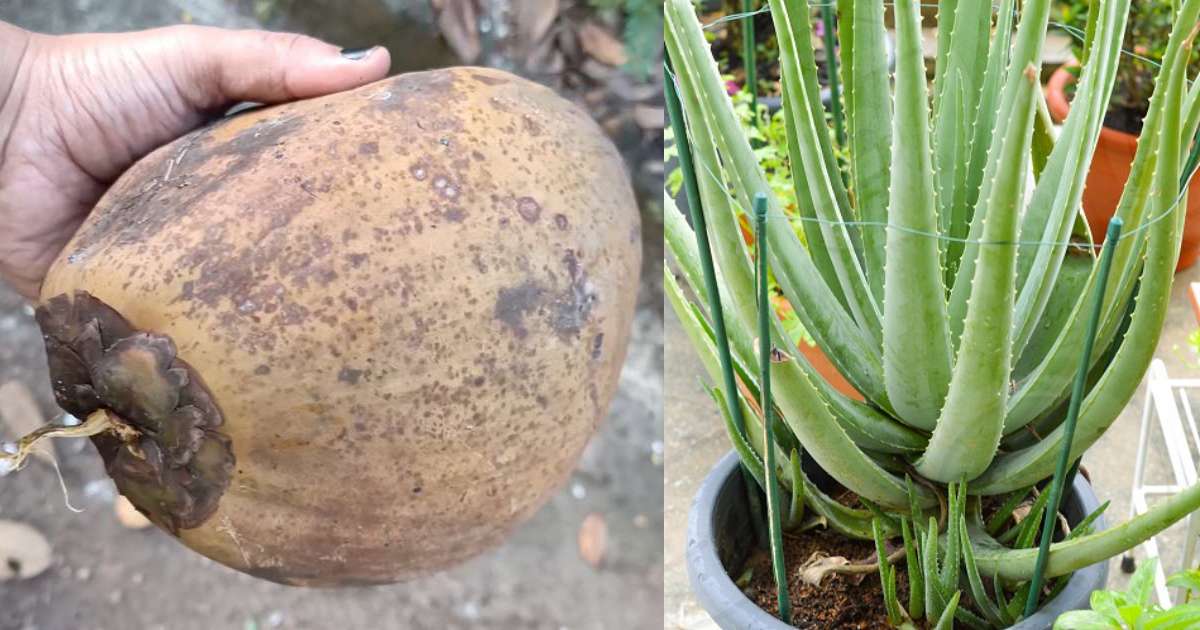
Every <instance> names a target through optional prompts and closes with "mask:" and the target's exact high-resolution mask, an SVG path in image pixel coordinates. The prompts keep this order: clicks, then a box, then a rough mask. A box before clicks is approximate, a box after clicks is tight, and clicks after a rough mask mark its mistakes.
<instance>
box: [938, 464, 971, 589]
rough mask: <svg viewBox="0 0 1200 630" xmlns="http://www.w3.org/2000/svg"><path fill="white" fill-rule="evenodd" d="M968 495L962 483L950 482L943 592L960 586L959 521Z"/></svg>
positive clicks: (942, 580) (942, 582) (942, 579)
mask: <svg viewBox="0 0 1200 630" xmlns="http://www.w3.org/2000/svg"><path fill="white" fill-rule="evenodd" d="M966 496H967V493H966V491H965V488H963V485H962V484H950V486H949V499H950V501H949V504H950V505H949V508H948V510H947V516H946V541H947V542H946V545H945V547H946V555H945V558H943V559H942V571H941V574H940V575H939V576H938V577H939V579H940V580H941V587H942V591H943V592H949V591H952V590H955V589H957V588H958V567H959V560H960V552H961V550H960V549H959V545H958V540H959V537H960V535H959V530H958V527H959V521H960V520H961V519H962V518H963V510H964V509H965V501H966Z"/></svg>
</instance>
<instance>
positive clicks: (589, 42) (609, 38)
mask: <svg viewBox="0 0 1200 630" xmlns="http://www.w3.org/2000/svg"><path fill="white" fill-rule="evenodd" d="M579 44H580V45H581V46H583V50H584V52H586V53H587V54H588V55H590V56H591V57H592V58H593V59H595V60H596V61H599V62H601V63H604V64H607V65H610V66H620V65H624V63H625V62H626V61H628V59H629V58H628V56H627V55H626V54H625V45H624V44H622V43H621V40H619V39H617V37H616V36H615V35H613V34H612V33H610V32H608V29H606V28H604V27H603V26H600V25H599V24H596V23H595V22H584V24H583V26H581V27H579Z"/></svg>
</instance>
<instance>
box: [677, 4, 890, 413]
mask: <svg viewBox="0 0 1200 630" xmlns="http://www.w3.org/2000/svg"><path fill="white" fill-rule="evenodd" d="M665 18H666V28H665V30H664V36H665V39H666V44H667V47H668V49H669V50H670V52H671V55H672V59H673V60H676V64H677V67H676V73H677V75H678V76H679V77H680V82H681V84H682V85H681V87H682V90H681V95H682V96H684V97H685V100H686V99H687V98H689V97H690V98H694V99H695V100H696V101H698V102H700V103H702V104H703V107H702V109H703V115H704V116H706V117H707V118H708V120H709V123H710V126H711V129H712V132H713V135H714V136H715V137H716V139H717V140H718V144H719V146H720V148H721V150H722V153H723V155H725V156H727V157H728V160H727V163H728V167H727V168H726V169H725V170H726V172H727V173H728V174H729V176H730V177H731V178H732V179H734V180H735V183H736V185H737V187H738V188H739V189H747V188H749V189H753V190H768V189H769V188H768V186H767V185H766V181H765V177H764V176H763V174H762V171H761V169H760V168H759V166H758V164H757V161H756V158H755V157H754V154H753V151H752V150H751V149H750V146H749V143H748V142H747V140H746V138H745V135H744V133H743V131H742V130H741V128H740V126H739V122H738V120H737V118H736V116H735V115H734V113H733V108H732V105H731V104H730V102H729V98H728V96H727V95H726V94H725V92H724V87H723V85H724V84H723V83H722V82H721V79H720V76H719V74H718V73H717V68H716V64H715V63H714V62H713V60H712V56H711V54H710V52H709V50H708V43H707V42H706V41H705V39H704V34H703V32H702V30H701V28H700V24H699V22H698V20H697V18H696V15H695V12H694V10H693V9H692V6H691V4H690V3H689V2H687V1H686V0H668V2H667V3H666V5H665ZM701 179H703V176H701ZM769 211H770V217H769V218H768V221H767V225H768V230H769V238H770V240H771V247H770V249H771V254H770V258H771V266H772V269H773V270H774V273H775V276H776V280H777V281H778V282H779V284H780V287H781V288H782V289H783V290H784V293H785V295H787V297H788V300H789V301H790V302H791V303H792V305H793V307H795V308H796V313H797V315H798V316H799V317H800V320H801V322H802V323H803V324H804V326H805V329H806V330H807V331H808V333H809V334H810V335H812V337H813V338H814V339H815V340H816V341H817V343H818V344H820V346H821V347H822V348H824V349H825V350H826V352H827V354H828V355H829V357H830V359H831V360H832V361H833V362H834V365H836V366H837V367H838V370H839V371H840V372H841V373H842V374H843V375H844V376H845V377H846V379H847V380H848V381H850V383H851V384H852V385H854V387H855V388H856V389H857V390H858V391H860V392H862V393H863V395H864V396H866V397H867V398H868V399H870V400H871V401H872V402H873V403H875V405H877V406H878V407H880V408H881V409H884V410H885V411H886V410H889V409H890V403H889V402H888V399H887V394H886V392H885V390H884V388H883V385H882V383H883V374H882V371H883V368H882V366H881V358H880V348H879V347H878V345H877V344H876V343H875V342H874V341H872V339H871V337H870V336H869V335H867V334H866V333H864V332H863V331H862V330H861V329H860V328H859V327H858V325H857V323H856V322H855V321H854V320H853V318H852V317H851V316H850V314H849V313H847V312H846V310H845V309H843V308H842V306H841V304H840V302H839V301H838V299H837V297H836V296H835V295H834V293H833V292H832V291H831V289H830V287H829V286H828V285H827V284H826V283H825V282H824V280H822V278H821V277H820V274H819V272H818V271H817V270H816V269H815V267H814V266H813V262H812V259H811V258H810V257H809V254H808V252H807V251H806V250H805V248H804V246H803V245H801V243H800V241H799V238H798V237H797V236H796V233H795V231H794V230H793V228H792V226H791V224H790V222H789V221H788V220H787V218H786V217H784V216H783V214H782V211H781V210H780V209H779V207H778V204H777V202H776V201H775V200H773V199H772V200H770V204H769ZM747 295H752V293H747Z"/></svg>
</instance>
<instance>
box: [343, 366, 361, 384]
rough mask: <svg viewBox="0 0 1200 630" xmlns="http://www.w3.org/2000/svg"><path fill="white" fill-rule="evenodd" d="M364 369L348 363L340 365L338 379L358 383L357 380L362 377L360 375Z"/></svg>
mask: <svg viewBox="0 0 1200 630" xmlns="http://www.w3.org/2000/svg"><path fill="white" fill-rule="evenodd" d="M365 371H366V370H356V369H354V368H352V367H350V366H348V365H346V366H342V369H341V370H340V371H339V372H338V380H339V381H341V382H343V383H349V384H351V385H358V380H359V379H360V378H362V375H363V373H364V372H365Z"/></svg>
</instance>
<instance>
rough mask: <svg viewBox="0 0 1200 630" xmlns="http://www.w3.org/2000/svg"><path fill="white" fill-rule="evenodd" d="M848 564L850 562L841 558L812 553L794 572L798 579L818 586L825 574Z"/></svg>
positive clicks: (816, 552)
mask: <svg viewBox="0 0 1200 630" xmlns="http://www.w3.org/2000/svg"><path fill="white" fill-rule="evenodd" d="M848 564H850V561H849V560H847V559H845V558H843V557H842V556H826V555H825V554H823V553H821V552H820V551H814V552H813V554H812V555H811V556H809V557H808V560H805V561H804V564H802V565H800V567H799V568H798V569H796V570H797V571H799V572H800V579H801V580H804V582H805V583H807V584H812V585H813V586H820V585H821V580H822V579H824V578H825V575H826V574H828V573H829V572H830V571H833V570H834V569H838V568H841V567H844V566H846V565H848Z"/></svg>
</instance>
